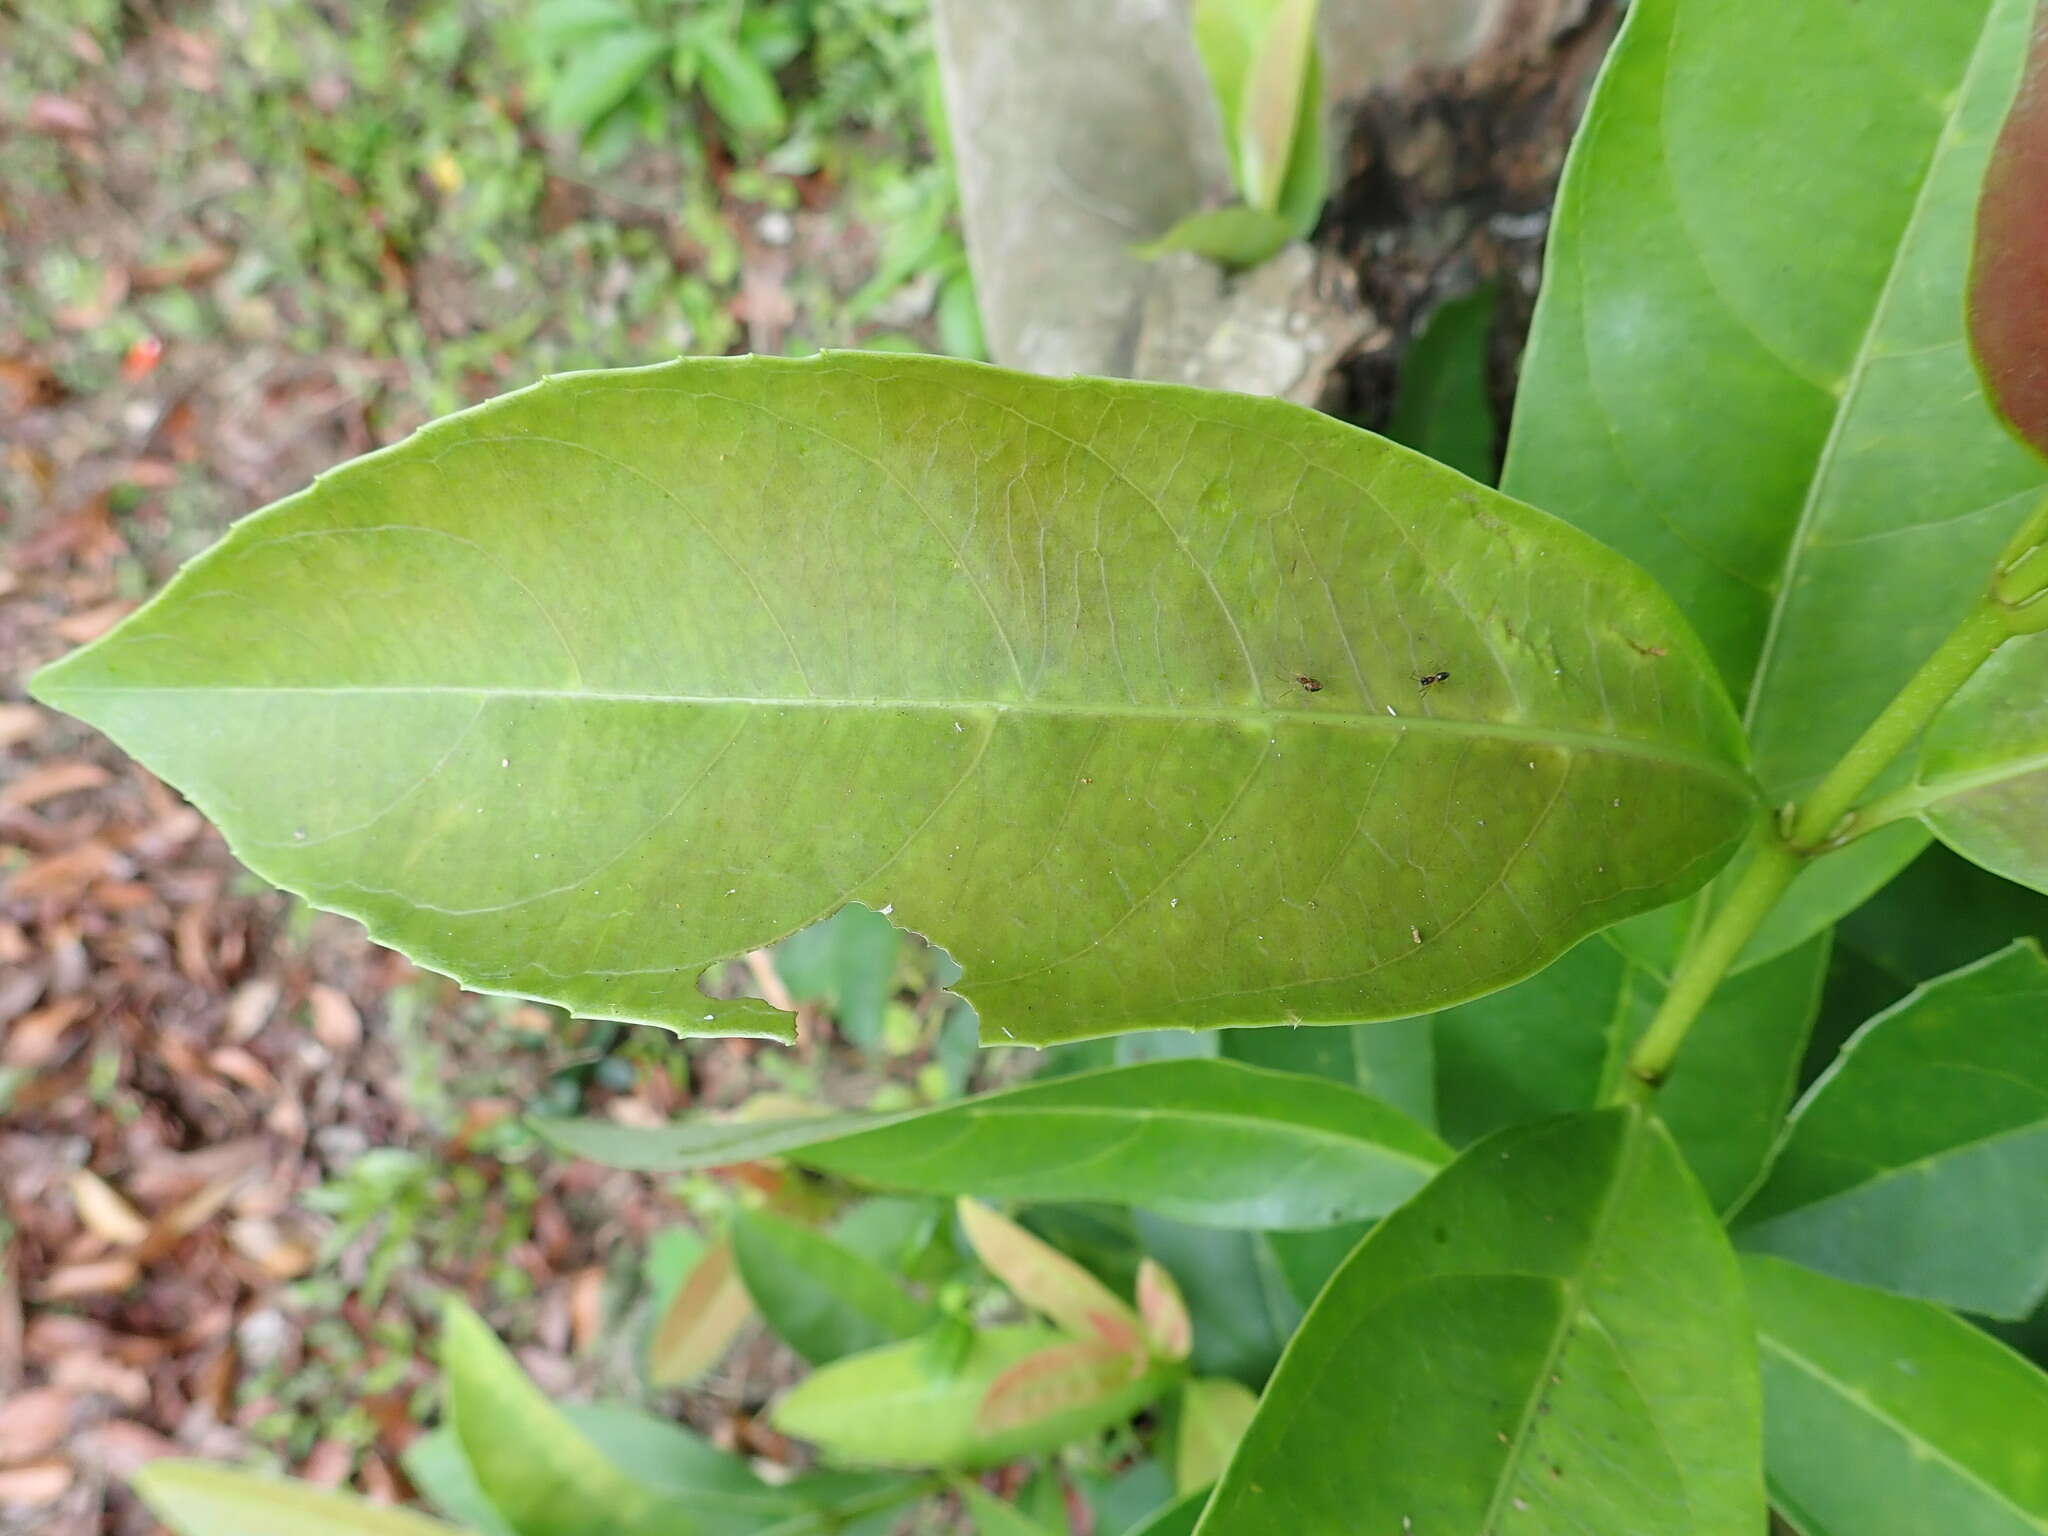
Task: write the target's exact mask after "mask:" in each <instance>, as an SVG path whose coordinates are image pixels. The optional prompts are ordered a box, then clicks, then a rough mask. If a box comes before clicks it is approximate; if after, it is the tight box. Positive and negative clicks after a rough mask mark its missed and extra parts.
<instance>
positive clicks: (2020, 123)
mask: <svg viewBox="0 0 2048 1536" xmlns="http://www.w3.org/2000/svg"><path fill="white" fill-rule="evenodd" d="M2037 14H2038V16H2039V18H2040V19H2039V21H2038V23H2037V25H2036V26H2035V28H2034V36H2033V46H2032V47H2031V48H2030V49H2029V50H2028V53H2027V69H2026V73H2025V75H2024V77H2023V78H2022V79H2021V82H2020V91H2019V95H2018V97H2017V99H2015V101H2014V102H2013V108H2012V112H2011V114H2010V115H2009V116H2008V117H2007V118H2006V120H2005V126H2004V127H2003V128H2002V129H2001V130H2000V131H1999V135H1998V144H1997V147H1996V148H1995V150H1994V151H1993V152H1992V156H1991V169H1990V171H1989V172H1988V173H1987V174H1986V175H1985V178H1984V191H1983V195H1982V196H1981V197H1980V198H1979V199H1978V202H1977V242H1976V246H1975V248H1974V251H1973V253H1972V257H1971V261H1970V341H1971V344H1972V346H1973V347H1974V348H1975V350H1976V354H1977V364H1978V366H1979V367H1980V368H1982V369H1983V370H1984V381H1985V386H1986V390H1987V392H1988V393H1989V395H1990V397H1991V400H1992V402H1993V403H1994V404H1995V405H1996V406H1997V407H1998V410H1999V413H2000V414H2001V415H2002V416H2004V417H2005V419H2006V421H2007V422H2009V423H2010V424H2011V426H2012V428H2013V430H2014V431H2016V432H2017V433H2019V435H2020V436H2021V437H2022V438H2024V439H2025V440H2026V441H2027V442H2029V443H2031V444H2032V445H2033V446H2034V449H2035V451H2036V452H2038V453H2042V454H2048V7H2044V8H2042V9H2041V10H2040V11H2039V12H2038V13H2037Z"/></svg>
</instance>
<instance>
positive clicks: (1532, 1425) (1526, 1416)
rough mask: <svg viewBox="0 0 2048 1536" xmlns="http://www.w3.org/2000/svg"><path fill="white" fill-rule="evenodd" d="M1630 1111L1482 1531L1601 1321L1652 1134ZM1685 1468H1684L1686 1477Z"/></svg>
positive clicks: (1564, 1282) (1491, 1524)
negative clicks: (1558, 1383) (1632, 1184)
mask: <svg viewBox="0 0 2048 1536" xmlns="http://www.w3.org/2000/svg"><path fill="white" fill-rule="evenodd" d="M1629 1116H1630V1118H1629V1122H1628V1124H1627V1125H1626V1126H1625V1127H1624V1128H1623V1132H1622V1142H1621V1145H1620V1146H1619V1147H1617V1148H1616V1149H1615V1155H1614V1163H1613V1166H1612V1172H1611V1174H1610V1176H1609V1179H1608V1184H1607V1188H1606V1190H1605V1191H1603V1192H1602V1194H1601V1197H1600V1208H1599V1210H1597V1211H1596V1212H1594V1214H1593V1223H1592V1227H1591V1229H1590V1230H1589V1231H1588V1233H1587V1236H1586V1246H1585V1249H1584V1254H1583V1257H1584V1262H1583V1263H1582V1264H1580V1266H1579V1267H1578V1269H1577V1270H1576V1271H1575V1272H1573V1273H1572V1274H1569V1275H1564V1276H1554V1277H1553V1278H1554V1279H1557V1280H1558V1281H1559V1282H1560V1284H1561V1286H1562V1289H1563V1305H1562V1306H1561V1307H1560V1308H1559V1310H1558V1319H1557V1327H1556V1329H1555V1330H1554V1331H1553V1332H1552V1334H1551V1337H1550V1347H1549V1348H1548V1349H1547V1350H1546V1351H1545V1353H1544V1357H1543V1368H1542V1370H1541V1371H1540V1372H1538V1374H1537V1376H1536V1379H1535V1381H1534V1382H1532V1383H1531V1385H1530V1390H1529V1396H1528V1398H1527V1399H1526V1400H1525V1401H1524V1402H1523V1404H1522V1416H1521V1419H1520V1421H1519V1422H1518V1423H1517V1424H1516V1425H1515V1433H1514V1437H1513V1438H1512V1439H1511V1440H1510V1441H1509V1442H1508V1456H1507V1459H1506V1461H1504V1462H1503V1463H1502V1464H1501V1470H1500V1475H1499V1476H1498V1477H1497V1478H1496V1479H1495V1480H1494V1485H1493V1498H1492V1499H1491V1500H1490V1501H1489V1502H1488V1504H1487V1506H1486V1515H1485V1518H1483V1519H1482V1520H1481V1521H1480V1522H1479V1528H1480V1529H1481V1530H1482V1531H1492V1530H1495V1529H1497V1528H1498V1525H1499V1521H1500V1518H1501V1513H1502V1511H1503V1510H1504V1509H1505V1508H1506V1505H1507V1500H1508V1498H1509V1497H1510V1492H1511V1490H1512V1489H1513V1488H1514V1487H1515V1484H1516V1479H1517V1478H1519V1477H1520V1476H1521V1471H1522V1463H1523V1461H1524V1459H1525V1458H1526V1457H1527V1456H1528V1454H1529V1445H1530V1442H1531V1441H1532V1440H1533V1439H1534V1438H1535V1429H1536V1420H1537V1418H1538V1417H1539V1415H1540V1414H1541V1411H1542V1407H1543V1404H1544V1402H1545V1400H1546V1398H1547V1397H1548V1395H1549V1387H1550V1383H1551V1380H1552V1378H1553V1377H1555V1376H1556V1374H1557V1372H1558V1369H1559V1362H1560V1361H1562V1360H1563V1358H1564V1354H1565V1351H1566V1350H1567V1349H1569V1348H1570V1347H1571V1342H1572V1339H1573V1337H1574V1336H1575V1335H1576V1334H1577V1333H1578V1330H1579V1327H1580V1324H1581V1321H1582V1316H1583V1319H1584V1320H1585V1321H1592V1322H1595V1323H1597V1321H1598V1320H1597V1318H1596V1317H1595V1315H1594V1313H1593V1309H1592V1307H1591V1305H1590V1304H1589V1301H1588V1294H1589V1292H1590V1291H1591V1289H1592V1284H1593V1275H1594V1272H1595V1271H1596V1270H1598V1269H1599V1267H1600V1265H1599V1262H1598V1261H1599V1257H1600V1254H1601V1252H1602V1250H1603V1249H1604V1248H1605V1246H1606V1243H1607V1238H1608V1234H1609V1232H1610V1230H1611V1229H1612V1227H1613V1224H1614V1217H1615V1208H1616V1207H1617V1206H1618V1205H1619V1204H1620V1203H1621V1192H1622V1189H1623V1187H1624V1186H1625V1185H1626V1184H1627V1183H1628V1182H1629V1180H1630V1179H1631V1178H1633V1177H1634V1176H1635V1174H1636V1172H1637V1167H1638V1164H1639V1163H1640V1161H1641V1158H1642V1155H1643V1148H1642V1142H1643V1138H1644V1137H1645V1136H1647V1135H1648V1134H1649V1133H1648V1130H1647V1128H1646V1127H1645V1126H1644V1124H1643V1122H1642V1120H1641V1118H1640V1112H1637V1111H1630V1112H1629ZM1616 1356H1617V1358H1620V1359H1624V1363H1625V1357H1622V1356H1621V1352H1620V1349H1619V1345H1618V1344H1617V1346H1616ZM1651 1429H1652V1431H1653V1432H1654V1433H1655V1434H1656V1435H1657V1438H1658V1439H1659V1440H1660V1441H1661V1440H1663V1439H1664V1429H1663V1426H1662V1425H1661V1424H1657V1423H1655V1422H1654V1421H1653V1422H1652V1424H1651ZM1672 1463H1673V1466H1674V1467H1676V1466H1677V1458H1676V1457H1673V1458H1672ZM1683 1470H1684V1469H1683V1468H1679V1472H1680V1476H1681V1478H1682V1477H1683Z"/></svg>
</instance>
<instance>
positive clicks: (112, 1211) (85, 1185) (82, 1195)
mask: <svg viewBox="0 0 2048 1536" xmlns="http://www.w3.org/2000/svg"><path fill="white" fill-rule="evenodd" d="M71 1200H72V1203H73V1204H74V1205H76V1206H77V1207H78V1219H79V1220H80V1221H82V1222H84V1223H85V1228H86V1230H87V1231H88V1232H90V1233H92V1234H93V1236H95V1237H98V1238H103V1239H104V1240H105V1241H107V1242H109V1243H112V1244H114V1245H115V1246H116V1247H119V1248H133V1247H135V1246H136V1245H137V1244H139V1243H140V1242H141V1241H142V1240H143V1239H144V1238H146V1237H148V1236H149V1223H148V1222H147V1221H145V1220H144V1219H143V1217H142V1213H141V1212H139V1211H138V1210H136V1209H135V1207H134V1206H132V1205H130V1204H129V1203H128V1202H127V1201H126V1200H124V1199H122V1198H121V1196H120V1195H119V1194H118V1193H117V1192H116V1191H115V1189H114V1186H113V1185H111V1184H109V1183H108V1182H107V1181H106V1180H105V1179H103V1178H101V1177H100V1176H99V1175H98V1174H96V1173H94V1172H93V1171H92V1170H91V1169H90V1168H79V1169H76V1170H75V1171H74V1172H73V1173H72V1175H71Z"/></svg>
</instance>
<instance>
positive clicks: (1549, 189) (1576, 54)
mask: <svg viewBox="0 0 2048 1536" xmlns="http://www.w3.org/2000/svg"><path fill="white" fill-rule="evenodd" d="M1619 20H1620V17H1619V8H1618V6H1617V5H1616V4H1615V3H1614V0H1516V4H1515V5H1514V6H1512V7H1511V9H1510V13H1509V14H1508V15H1507V16H1506V17H1505V18H1504V20H1503V22H1502V24H1501V26H1500V27H1499V29H1498V30H1497V31H1496V33H1495V34H1494V37H1493V40H1492V41H1491V42H1490V43H1489V44H1488V45H1487V46H1486V47H1485V48H1484V49H1482V50H1481V52H1480V53H1479V54H1478V55H1476V56H1475V57H1474V58H1472V59H1471V60H1470V61H1468V62H1467V63H1465V64H1464V65H1462V66H1459V67H1457V68H1455V69H1424V70H1418V71H1417V72H1416V73H1414V74H1413V75H1411V76H1410V77H1409V78H1408V79H1406V80H1404V81H1402V82H1401V83H1400V84H1399V85H1398V86H1395V87H1390V88H1388V89H1384V90H1381V91H1378V92H1375V93H1374V94H1372V95H1370V96H1368V97H1367V98H1366V99H1364V100H1363V101H1361V102H1359V103H1358V105H1357V109H1356V116H1355V118H1354V120H1353V124H1352V129H1351V134H1350V138H1349V139H1348V141H1347V142H1346V144H1345V147H1344V156H1343V161H1342V167H1343V168H1342V170H1341V171H1340V173H1339V177H1338V183H1339V184H1338V186H1337V187H1336V189H1335V190H1334V192H1333V194H1332V197H1331V202H1330V207H1329V209H1328V211H1327V212H1326V213H1325V215H1324V217H1323V222H1322V224H1321V226H1320V227H1319V228H1318V230H1317V232H1316V243H1317V244H1318V245H1319V246H1321V247H1322V248H1324V249H1325V250H1327V251H1330V252H1332V253H1335V254H1336V255H1338V256H1340V257H1341V258H1342V259H1343V260H1344V261H1345V262H1346V264H1347V265H1348V266H1349V267H1350V268H1351V270H1352V271H1353V272H1354V273H1355V274H1356V278H1357V284H1358V296H1359V299H1360V301H1361V302H1362V304H1363V305H1364V307H1365V308H1367V309H1368V310H1370V311H1372V312H1373V313H1374V314H1375V315H1377V317H1378V318H1379V320H1380V322H1381V327H1380V329H1379V330H1378V331H1376V332H1375V333H1374V335H1373V336H1372V337H1370V338H1369V339H1368V340H1367V342H1366V344H1365V345H1364V346H1363V347H1361V348H1360V349H1359V350H1358V351H1357V352H1355V353H1354V354H1352V355H1351V356H1350V357H1349V358H1347V359H1346V360H1345V361H1344V362H1343V363H1342V364H1341V365H1340V367H1339V372H1340V374H1341V375H1342V384H1341V386H1340V387H1337V388H1334V389H1332V390H1331V391H1329V392H1328V393H1326V395H1325V401H1326V404H1327V408H1329V409H1331V410H1332V411H1334V412H1335V414H1337V415H1340V416H1343V417H1345V418H1346V419H1347V420H1352V421H1357V422H1359V423H1360V424H1361V425H1364V426H1368V427H1375V428H1377V427H1381V426H1384V425H1385V424H1386V421H1387V418H1388V416H1389V414H1390V413H1391V412H1392V410H1393V405H1394V396H1395V392H1396V388H1397V382H1398V378H1399V373H1400V365H1401V359H1402V358H1403V357H1404V356H1405V355H1406V353H1407V350H1408V346H1409V344H1410V342H1411V341H1412V339H1413V337H1414V335H1415V333H1416V331H1417V330H1418V329H1419V328H1420V327H1421V326H1422V325H1423V324H1424V323H1426V321H1427V320H1428V318H1429V315H1430V313H1431V312H1432V311H1433V310H1434V309H1435V308H1436V306H1437V305H1438V304H1440V303H1442V302H1443V301H1445V300H1446V299H1451V298H1456V297H1459V296H1461V295H1464V294H1467V293H1470V292H1472V291H1473V290H1475V289H1477V288H1479V287H1481V286H1482V285H1485V284H1489V283H1490V284H1493V285H1494V286H1495V289H1496V291H1497V292H1498V294H1499V296H1500V297H1499V302H1498V305H1497V308H1496V310H1495V321H1494V328H1493V338H1492V345H1491V350H1490V360H1489V361H1490V370H1489V371H1490V376H1491V380H1492V384H1493V404H1494V415H1495V420H1496V422H1497V423H1499V434H1500V443H1501V446H1502V447H1503V448H1504V447H1505V443H1506V431H1507V422H1508V420H1509V418H1510V415H1511V412H1512V409H1513V406H1514V395H1515V382H1516V374H1517V370H1518V367H1519V364H1520V360H1521V355H1522V346H1523V342H1524V340H1525V339H1526V337H1527V335H1528V330H1529V319H1530V316H1531V314H1532V312H1533V311H1534V308H1535V302H1536V290H1537V286H1538V284H1539V283H1540V281H1541V279H1542V272H1543V250H1544V242H1545V240H1546V238H1547V236H1548V234H1549V230H1550V208H1551V204H1552V203H1553V202H1554V201H1555V198H1556V194H1557V181H1558V177H1559V175H1560V174H1561V172H1562V171H1563V168H1564V160H1565V151H1566V149H1567V147H1568V146H1569V144H1570V142H1571V135H1572V133H1573V130H1574V129H1576V127H1577V126H1578V121H1579V117H1580V115H1581V113H1582V112H1583V111H1584V108H1585V102H1586V98H1587V95H1588V93H1589V92H1590V91H1591V90H1592V86H1593V80H1594V77H1595V75H1596V74H1597V72H1598V70H1599V67H1600V61H1601V60H1602V59H1603V58H1604V57H1605V56H1606V52H1607V46H1608V44H1609V43H1610V42H1611V41H1612V40H1613V37H1614V32H1615V28H1616V27H1617V26H1618V25H1619Z"/></svg>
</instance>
